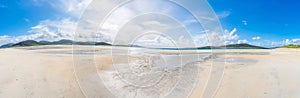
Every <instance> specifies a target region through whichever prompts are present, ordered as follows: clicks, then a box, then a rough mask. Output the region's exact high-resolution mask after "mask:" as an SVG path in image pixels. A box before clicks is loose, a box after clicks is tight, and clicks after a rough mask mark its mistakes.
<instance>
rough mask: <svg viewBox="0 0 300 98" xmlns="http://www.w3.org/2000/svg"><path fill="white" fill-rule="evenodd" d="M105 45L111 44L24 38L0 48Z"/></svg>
mask: <svg viewBox="0 0 300 98" xmlns="http://www.w3.org/2000/svg"><path fill="white" fill-rule="evenodd" d="M73 44H74V45H106V46H111V44H109V43H105V42H74V41H72V40H66V39H63V40H59V41H54V42H49V41H39V42H38V41H35V40H26V41H22V42H19V43H15V44H14V43H9V44H5V45H2V46H0V48H10V47H26V46H40V45H73Z"/></svg>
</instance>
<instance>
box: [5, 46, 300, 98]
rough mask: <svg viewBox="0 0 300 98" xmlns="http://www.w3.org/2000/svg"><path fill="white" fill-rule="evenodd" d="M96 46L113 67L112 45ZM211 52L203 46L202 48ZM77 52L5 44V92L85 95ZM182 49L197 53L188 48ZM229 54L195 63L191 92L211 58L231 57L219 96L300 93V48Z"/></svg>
mask: <svg viewBox="0 0 300 98" xmlns="http://www.w3.org/2000/svg"><path fill="white" fill-rule="evenodd" d="M96 50H97V51H96V55H95V61H96V63H95V64H96V66H97V68H99V69H98V70H107V71H111V70H113V69H114V67H113V66H112V60H111V59H112V56H111V55H110V54H109V53H110V52H111V50H110V47H97V48H96ZM75 51H77V50H75ZM78 51H80V53H82V54H80V55H83V54H84V55H93V54H94V52H93V51H91V50H78ZM161 52H162V53H166V54H174V53H176V52H174V51H161ZM209 52H210V51H208V50H203V51H198V53H209ZM72 53H73V52H72V46H38V47H26V48H8V49H0V74H1V76H0V97H1V98H24V97H29V98H31V97H33V98H40V97H47V98H57V97H64V98H82V97H85V95H84V94H83V92H82V91H81V89H80V87H79V85H78V83H77V80H76V75H75V73H74V66H73V56H72ZM75 53H79V52H75ZM183 53H190V54H193V53H192V52H189V51H185V52H183ZM224 54H226V60H224V59H225V58H218V56H217V57H216V58H213V59H209V60H206V61H201V62H191V63H192V64H195V65H199V67H200V68H201V70H200V71H201V72H200V73H199V76H198V77H199V78H198V80H199V81H198V82H199V83H198V85H197V86H196V87H195V88H194V90H193V91H192V92H191V95H190V97H192V98H199V96H202V95H203V91H204V88H205V87H206V82H207V79H208V77H209V75H210V70H211V67H210V65H211V62H215V63H217V62H224V61H226V65H225V70H224V76H223V79H222V81H221V84H220V85H219V89H218V91H217V92H216V93H215V97H216V98H240V97H242V98H245V97H246V98H247V97H250V98H253V97H255V98H282V97H284V98H286V97H288V98H290V97H292V98H297V97H300V88H299V86H300V85H299V83H300V75H299V74H300V60H299V58H300V50H299V49H273V50H250V49H247V50H226V53H223V52H222V53H217V55H224ZM75 55H76V54H75ZM84 55H83V56H84ZM121 61H122V60H120V61H115V62H121ZM82 71H83V72H85V71H86V72H88V70H82ZM100 74H101V73H100ZM92 87H93V86H91V88H92ZM137 97H140V96H137Z"/></svg>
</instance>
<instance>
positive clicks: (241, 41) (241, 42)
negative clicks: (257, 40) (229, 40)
mask: <svg viewBox="0 0 300 98" xmlns="http://www.w3.org/2000/svg"><path fill="white" fill-rule="evenodd" d="M237 43H238V44H247V43H248V41H247V40H238V42H237Z"/></svg>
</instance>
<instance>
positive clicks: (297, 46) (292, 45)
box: [279, 44, 300, 48]
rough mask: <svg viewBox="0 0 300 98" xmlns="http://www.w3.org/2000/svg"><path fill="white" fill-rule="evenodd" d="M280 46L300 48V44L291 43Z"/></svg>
mask: <svg viewBox="0 0 300 98" xmlns="http://www.w3.org/2000/svg"><path fill="white" fill-rule="evenodd" d="M279 48H300V45H294V44H289V45H285V46H281V47H279Z"/></svg>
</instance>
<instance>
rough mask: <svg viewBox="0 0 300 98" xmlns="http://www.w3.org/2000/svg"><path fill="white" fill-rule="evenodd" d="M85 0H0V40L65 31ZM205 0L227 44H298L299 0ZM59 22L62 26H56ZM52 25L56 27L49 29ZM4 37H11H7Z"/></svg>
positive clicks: (5, 41) (77, 14)
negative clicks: (228, 37) (227, 36)
mask: <svg viewBox="0 0 300 98" xmlns="http://www.w3.org/2000/svg"><path fill="white" fill-rule="evenodd" d="M88 2H89V0H53V1H51V0H1V1H0V22H1V23H0V41H2V43H1V42H0V44H3V43H9V42H15V41H21V40H22V39H26V38H25V36H26V35H28V34H32V33H39V34H42V33H40V32H50V33H49V35H51V34H52V33H55V32H59V31H61V32H62V31H64V32H68V30H71V28H72V27H68V26H66V25H67V24H71V25H74V23H76V20H77V18H78V17H79V16H80V15H79V14H80V13H81V12H82V11H83V9H84V6H85V5H86V4H87V3H88ZM208 2H209V3H210V4H211V6H212V8H213V9H214V10H215V12H216V13H217V15H218V16H219V18H220V22H221V24H222V26H223V29H224V30H225V31H226V32H227V33H232V34H231V35H230V36H231V37H235V38H232V39H230V40H228V44H230V43H250V44H254V45H261V46H267V47H271V46H279V45H282V44H288V43H295V44H300V32H299V31H300V28H299V26H300V22H299V20H298V19H299V17H300V13H299V11H300V7H299V6H300V1H297V0H243V1H237V0H208ZM56 24H58V25H56ZM59 25H61V26H64V27H58V26H59ZM56 27H58V28H60V29H58V30H57V29H56V30H55V29H53V28H56ZM192 31H193V30H192ZM194 31H195V30H194ZM226 32H225V33H226ZM195 33H197V32H196V31H195ZM39 34H36V35H35V36H37V35H39ZM60 35H61V34H60ZM1 36H2V37H1ZM31 38H32V36H31ZM39 38H40V37H39ZM53 38H56V37H53ZM8 39H9V40H11V39H13V40H11V41H7V40H8ZM48 39H50V38H48ZM40 40H42V39H40ZM45 40H47V39H45ZM53 40H56V39H53Z"/></svg>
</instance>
